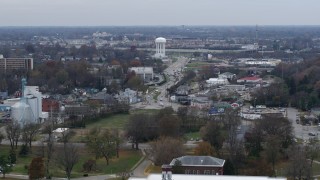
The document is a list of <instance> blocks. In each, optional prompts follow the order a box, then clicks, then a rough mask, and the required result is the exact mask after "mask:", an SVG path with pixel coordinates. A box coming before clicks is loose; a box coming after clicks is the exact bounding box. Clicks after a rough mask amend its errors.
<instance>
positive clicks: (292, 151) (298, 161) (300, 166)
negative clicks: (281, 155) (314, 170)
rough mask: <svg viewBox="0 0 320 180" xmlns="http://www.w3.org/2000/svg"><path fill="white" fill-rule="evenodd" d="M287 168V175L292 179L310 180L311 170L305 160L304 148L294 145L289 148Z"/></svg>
mask: <svg viewBox="0 0 320 180" xmlns="http://www.w3.org/2000/svg"><path fill="white" fill-rule="evenodd" d="M288 156H289V166H288V171H287V175H288V177H291V178H292V179H299V180H300V179H304V178H307V179H310V177H311V169H310V166H309V162H308V160H307V154H306V151H305V148H304V147H303V146H300V145H295V146H292V147H290V148H289V151H288Z"/></svg>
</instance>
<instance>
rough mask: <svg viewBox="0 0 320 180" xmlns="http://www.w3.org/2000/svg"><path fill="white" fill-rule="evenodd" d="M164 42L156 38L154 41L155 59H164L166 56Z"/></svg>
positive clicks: (160, 38)
mask: <svg viewBox="0 0 320 180" xmlns="http://www.w3.org/2000/svg"><path fill="white" fill-rule="evenodd" d="M166 42H167V40H166V39H165V38H163V37H158V38H157V39H156V40H155V43H156V54H155V55H154V56H155V57H156V58H164V57H165V56H166Z"/></svg>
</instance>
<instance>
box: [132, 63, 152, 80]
mask: <svg viewBox="0 0 320 180" xmlns="http://www.w3.org/2000/svg"><path fill="white" fill-rule="evenodd" d="M132 71H134V72H135V73H136V75H137V76H139V77H140V78H141V79H143V80H144V81H145V82H149V81H152V80H153V76H154V75H153V67H131V68H129V69H128V72H132Z"/></svg>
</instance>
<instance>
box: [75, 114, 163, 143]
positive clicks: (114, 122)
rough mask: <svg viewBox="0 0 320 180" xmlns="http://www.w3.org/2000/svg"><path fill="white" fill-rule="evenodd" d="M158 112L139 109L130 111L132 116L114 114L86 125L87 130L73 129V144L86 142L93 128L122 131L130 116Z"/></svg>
mask: <svg viewBox="0 0 320 180" xmlns="http://www.w3.org/2000/svg"><path fill="white" fill-rule="evenodd" d="M157 112H158V110H153V109H141V110H140V109H139V110H134V111H130V114H114V115H110V116H108V117H106V118H101V119H99V120H97V121H95V122H90V123H88V124H87V125H86V128H85V129H72V130H73V131H74V132H75V135H74V136H73V137H72V139H71V141H72V142H84V140H85V139H84V137H85V135H86V134H88V132H89V131H90V129H93V128H102V129H120V130H123V129H124V127H125V125H126V124H127V122H128V120H129V118H130V116H131V115H132V114H137V113H143V114H146V113H148V114H153V113H157Z"/></svg>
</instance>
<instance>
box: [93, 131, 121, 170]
mask: <svg viewBox="0 0 320 180" xmlns="http://www.w3.org/2000/svg"><path fill="white" fill-rule="evenodd" d="M87 146H88V147H89V149H91V150H92V151H93V152H94V153H95V155H96V158H100V157H104V158H105V160H106V161H107V165H109V160H110V159H111V158H112V157H114V156H116V152H117V138H116V137H115V135H114V134H112V133H111V131H110V130H101V129H92V130H91V131H90V133H89V135H88V136H87Z"/></svg>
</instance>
